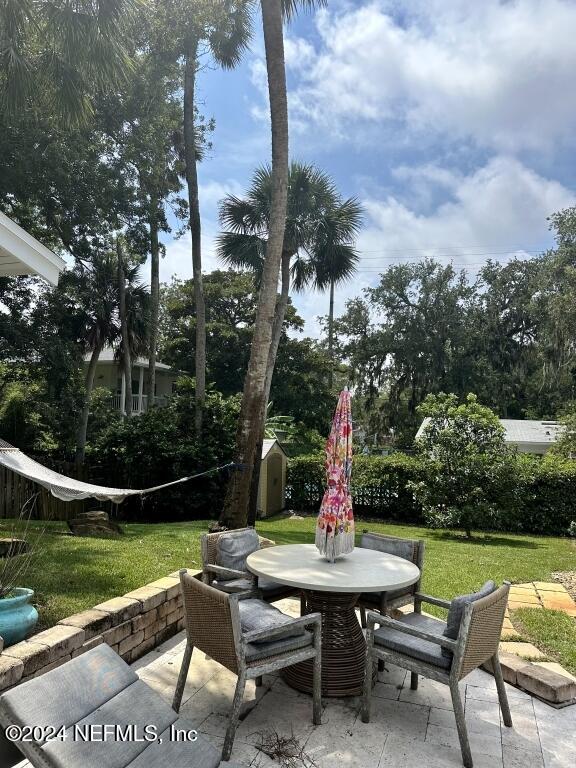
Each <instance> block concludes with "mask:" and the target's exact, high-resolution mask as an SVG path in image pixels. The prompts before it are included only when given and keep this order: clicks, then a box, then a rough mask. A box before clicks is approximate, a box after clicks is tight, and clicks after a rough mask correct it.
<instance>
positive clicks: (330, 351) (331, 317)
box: [328, 279, 334, 389]
mask: <svg viewBox="0 0 576 768" xmlns="http://www.w3.org/2000/svg"><path fill="white" fill-rule="evenodd" d="M328 357H329V359H330V367H329V369H328V387H329V388H330V389H332V386H333V384H334V280H333V279H331V280H330V306H329V308H328Z"/></svg>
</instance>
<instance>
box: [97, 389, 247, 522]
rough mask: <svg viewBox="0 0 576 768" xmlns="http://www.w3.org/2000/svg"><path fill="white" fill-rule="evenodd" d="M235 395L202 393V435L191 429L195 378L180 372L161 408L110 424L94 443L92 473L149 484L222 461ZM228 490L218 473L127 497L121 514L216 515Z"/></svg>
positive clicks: (229, 445) (231, 431)
mask: <svg viewBox="0 0 576 768" xmlns="http://www.w3.org/2000/svg"><path fill="white" fill-rule="evenodd" d="M238 413H239V400H238V397H229V398H225V397H223V396H222V395H221V394H220V393H217V392H209V393H207V395H206V406H205V411H204V423H203V432H202V440H198V439H197V438H196V436H195V431H194V382H193V380H192V379H189V378H187V377H183V378H182V379H179V381H178V389H177V394H175V395H174V396H173V397H172V398H171V399H170V402H169V404H168V405H167V406H166V407H164V408H152V409H150V410H149V411H148V412H147V413H145V414H142V415H141V416H138V417H134V418H131V419H125V420H124V421H120V422H117V423H113V424H111V425H110V427H109V429H107V430H106V431H105V432H103V433H101V434H100V436H99V437H98V439H97V441H96V443H95V444H94V445H93V446H92V449H91V451H90V454H89V457H88V460H89V464H90V469H91V475H92V477H94V478H97V479H98V480H99V481H104V480H105V484H106V485H117V486H119V487H129V488H149V487H152V486H155V485H160V484H162V483H167V482H170V481H171V480H176V479H178V478H180V477H185V476H189V475H194V474H197V473H199V472H203V471H205V470H207V469H211V468H212V467H216V466H219V465H222V464H226V463H227V462H229V461H231V460H232V458H233V455H234V442H235V435H236V423H237V418H238ZM225 489H226V482H225V478H223V476H222V475H221V474H220V475H213V476H210V477H205V478H199V479H198V480H191V481H190V482H187V483H183V484H181V485H175V486H173V487H171V488H167V489H164V490H162V491H158V492H156V493H152V494H150V495H149V496H147V497H145V498H144V499H143V500H141V499H140V498H132V499H128V500H126V501H125V502H124V503H123V505H122V507H121V510H122V516H123V517H127V518H131V519H134V518H138V519H143V520H150V521H154V522H160V521H163V520H177V519H185V520H188V519H194V518H198V517H216V516H218V514H219V513H220V509H221V505H222V502H223V499H224V493H225Z"/></svg>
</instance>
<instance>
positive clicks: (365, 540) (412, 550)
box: [357, 531, 424, 628]
mask: <svg viewBox="0 0 576 768" xmlns="http://www.w3.org/2000/svg"><path fill="white" fill-rule="evenodd" d="M360 547H364V548H365V549H375V550H378V552H386V553H387V554H389V555H397V556H398V557H402V558H403V559H404V560H408V561H410V562H411V563H414V565H417V566H418V568H419V570H420V574H422V566H423V565H424V542H423V541H420V540H419V539H401V538H399V537H398V536H385V535H384V534H382V533H370V531H363V533H362V536H361V538H360ZM421 581H422V577H420V579H418V581H417V582H416V583H415V584H412V585H410V586H409V587H404V588H403V589H395V590H393V591H391V592H364V593H363V594H361V595H360V597H359V599H358V602H357V606H358V607H359V608H360V617H361V620H362V627H364V628H365V627H366V609H367V608H368V609H369V610H372V611H380V613H383V614H386V613H388V611H390V610H392V609H393V608H401V607H402V606H403V605H408V604H409V603H411V602H412V601H413V600H414V595H415V594H416V593H417V592H418V591H419V590H420V583H421Z"/></svg>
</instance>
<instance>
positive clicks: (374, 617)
mask: <svg viewBox="0 0 576 768" xmlns="http://www.w3.org/2000/svg"><path fill="white" fill-rule="evenodd" d="M375 624H380V626H382V627H388V628H389V629H396V630H398V632H403V633H404V634H405V635H411V636H412V637H417V638H419V639H420V640H428V641H429V642H431V643H435V644H436V645H441V646H442V648H447V649H448V650H449V651H452V652H454V651H455V650H456V645H457V643H456V641H455V640H451V639H450V638H449V637H444V635H433V634H431V633H430V632H424V630H422V629H416V627H411V626H410V625H409V624H404V622H403V621H396V619H391V618H390V617H389V616H383V615H382V614H381V613H376V612H375V611H368V613H367V614H366V626H367V627H368V629H370V630H373V629H374V625H375Z"/></svg>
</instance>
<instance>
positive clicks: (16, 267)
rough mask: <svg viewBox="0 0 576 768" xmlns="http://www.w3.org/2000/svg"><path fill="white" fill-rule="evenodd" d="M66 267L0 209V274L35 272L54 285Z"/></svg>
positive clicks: (30, 273) (10, 274) (31, 273)
mask: <svg viewBox="0 0 576 768" xmlns="http://www.w3.org/2000/svg"><path fill="white" fill-rule="evenodd" d="M65 266H66V264H65V262H64V260H63V259H61V258H60V256H57V255H56V254H55V253H53V252H52V251H51V250H50V249H49V248H46V246H44V245H42V243H40V242H38V240H36V239H35V238H34V237H32V235H30V234H28V232H26V230H25V229H22V227H20V226H18V224H16V222H15V221H12V219H10V218H8V216H6V214H4V213H2V212H1V211H0V277H16V276H21V275H38V277H42V278H43V279H44V280H46V282H48V283H50V284H51V285H56V283H57V282H58V276H59V274H60V272H62V270H63V269H64V267H65Z"/></svg>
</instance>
